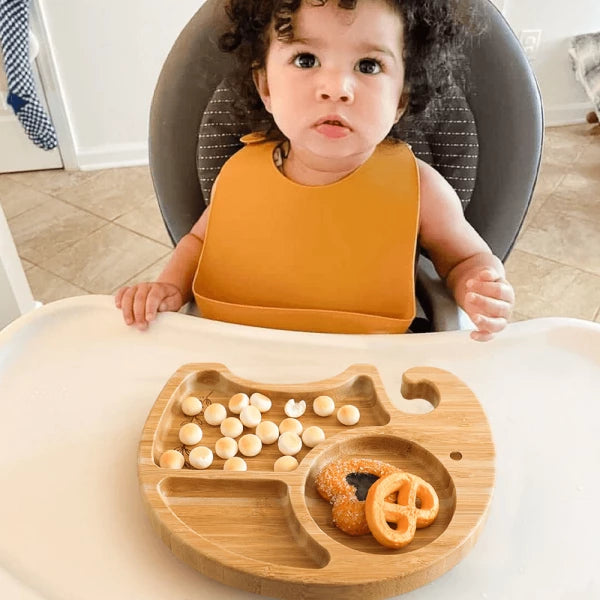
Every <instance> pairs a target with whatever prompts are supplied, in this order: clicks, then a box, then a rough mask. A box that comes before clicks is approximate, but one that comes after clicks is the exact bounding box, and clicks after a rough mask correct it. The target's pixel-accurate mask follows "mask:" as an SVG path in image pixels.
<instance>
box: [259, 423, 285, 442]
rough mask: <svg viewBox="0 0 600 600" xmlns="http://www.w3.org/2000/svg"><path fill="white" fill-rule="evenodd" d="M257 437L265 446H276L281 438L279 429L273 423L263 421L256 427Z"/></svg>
mask: <svg viewBox="0 0 600 600" xmlns="http://www.w3.org/2000/svg"><path fill="white" fill-rule="evenodd" d="M256 435H257V436H258V437H259V438H260V441H261V442H262V443H263V444H274V443H275V442H276V441H277V439H278V438H279V427H277V424H276V423H273V421H261V422H260V423H259V424H258V425H257V426H256Z"/></svg>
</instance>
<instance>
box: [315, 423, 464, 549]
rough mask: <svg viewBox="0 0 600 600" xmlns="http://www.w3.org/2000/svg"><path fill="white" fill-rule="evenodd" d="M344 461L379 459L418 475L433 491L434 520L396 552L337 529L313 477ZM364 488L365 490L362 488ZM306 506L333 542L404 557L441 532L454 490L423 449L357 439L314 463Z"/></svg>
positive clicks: (392, 440) (385, 438)
mask: <svg viewBox="0 0 600 600" xmlns="http://www.w3.org/2000/svg"><path fill="white" fill-rule="evenodd" d="M339 457H344V458H367V459H373V460H380V461H382V462H386V463H388V464H391V465H393V466H395V467H398V468H399V469H402V470H403V471H408V472H409V473H412V474H414V475H418V476H419V477H421V478H422V479H424V480H425V481H427V482H428V483H430V484H431V485H432V486H433V488H434V489H435V491H436V493H437V495H438V498H439V501H440V510H439V513H438V516H437V518H436V520H435V521H434V522H433V523H432V524H431V525H430V526H429V527H425V528H423V529H417V532H416V535H415V538H414V539H413V541H412V542H411V543H410V544H408V545H407V546H405V547H404V548H400V549H399V550H390V549H389V548H385V547H383V546H381V545H380V544H378V543H377V541H376V540H375V538H374V537H373V536H372V535H370V534H366V535H361V536H351V535H347V534H346V533H344V532H343V531H341V530H340V529H338V528H337V527H336V526H335V525H334V523H333V521H332V517H331V504H329V503H328V502H327V501H325V500H324V499H323V498H322V497H321V496H320V495H319V493H318V492H317V490H316V487H315V477H316V475H317V473H318V472H319V470H320V469H321V466H322V465H325V464H327V463H329V462H330V461H331V460H336V459H337V458H339ZM361 479H362V480H363V481H365V484H364V485H362V486H361V489H360V491H359V492H358V494H360V496H358V497H359V498H360V497H362V496H364V495H365V492H366V491H367V489H368V484H369V481H368V479H367V478H361ZM365 488H367V489H365ZM305 494H306V505H307V507H308V511H309V512H310V515H311V516H312V518H313V519H314V520H315V521H316V523H317V524H318V526H319V527H320V528H321V530H322V531H323V532H324V533H325V534H326V535H328V536H329V537H331V538H332V539H334V540H335V541H336V542H338V543H340V544H343V545H344V546H347V547H348V548H352V549H353V550H356V551H359V552H367V553H370V554H393V555H399V554H406V553H411V552H416V551H417V550H420V549H421V548H424V547H426V546H427V545H428V544H431V543H432V542H434V541H435V540H436V539H437V538H439V536H440V535H442V534H443V533H444V531H445V530H446V528H447V527H448V525H449V524H450V522H451V521H452V517H453V515H454V511H455V508H456V488H455V487H454V482H453V481H452V478H451V476H450V473H448V471H447V469H446V467H444V465H443V464H442V463H441V462H440V461H439V460H438V459H437V458H436V457H435V456H434V455H433V454H431V453H430V452H429V451H427V450H426V449H425V448H424V447H423V446H421V445H420V444H417V443H415V442H411V441H408V440H406V439H404V438H400V437H396V436H394V435H377V436H368V435H367V436H360V437H354V438H352V439H350V440H345V441H342V442H340V443H339V444H336V445H334V446H332V447H330V448H328V449H327V451H326V452H324V453H323V455H321V456H319V458H318V460H315V462H314V464H313V465H312V467H311V469H310V470H309V472H308V477H307V480H306V487H305Z"/></svg>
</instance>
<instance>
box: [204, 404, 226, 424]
mask: <svg viewBox="0 0 600 600" xmlns="http://www.w3.org/2000/svg"><path fill="white" fill-rule="evenodd" d="M226 417H227V409H226V408H225V407H224V406H223V405H222V404H219V403H218V402H213V403H212V404H210V405H209V406H207V407H206V408H205V409H204V420H205V421H206V422H207V423H208V424H209V425H220V424H221V423H222V422H223V421H224V420H225V418H226Z"/></svg>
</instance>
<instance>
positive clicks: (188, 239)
mask: <svg viewBox="0 0 600 600" xmlns="http://www.w3.org/2000/svg"><path fill="white" fill-rule="evenodd" d="M209 213H210V206H209V208H207V209H206V210H205V211H204V212H203V213H202V216H201V217H200V218H199V219H198V221H197V222H196V223H195V225H194V226H193V227H192V229H191V231H190V233H188V234H187V235H184V236H183V237H182V238H181V240H180V241H179V243H178V244H177V246H176V247H175V250H174V251H173V254H172V255H171V258H170V259H169V262H168V263H167V265H166V266H165V268H164V269H163V271H162V273H161V274H160V275H159V277H158V279H157V281H154V282H144V283H138V284H136V285H133V286H129V287H128V286H125V287H122V288H121V289H120V290H119V291H118V292H117V294H116V296H115V305H116V306H117V308H120V309H121V311H122V312H123V319H124V320H125V323H127V325H135V326H136V327H138V328H139V329H146V328H147V327H148V323H149V322H150V321H152V320H153V319H154V318H155V317H156V313H157V312H163V311H169V310H170V311H174V312H176V311H178V310H179V309H180V308H181V307H182V306H183V305H184V304H185V303H186V302H188V301H189V300H191V298H192V282H193V281H194V275H195V273H196V268H197V266H198V260H199V258H200V253H201V251H202V244H203V243H204V237H205V234H206V224H207V222H208V216H209Z"/></svg>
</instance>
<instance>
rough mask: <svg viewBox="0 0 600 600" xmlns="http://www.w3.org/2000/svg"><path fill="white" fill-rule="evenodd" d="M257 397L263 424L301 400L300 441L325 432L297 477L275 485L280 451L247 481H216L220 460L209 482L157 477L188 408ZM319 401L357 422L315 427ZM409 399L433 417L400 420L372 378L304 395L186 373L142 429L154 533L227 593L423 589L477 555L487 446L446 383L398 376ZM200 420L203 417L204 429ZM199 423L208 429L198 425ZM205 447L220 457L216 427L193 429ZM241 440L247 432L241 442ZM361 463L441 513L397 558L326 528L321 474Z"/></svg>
mask: <svg viewBox="0 0 600 600" xmlns="http://www.w3.org/2000/svg"><path fill="white" fill-rule="evenodd" d="M255 391H259V392H262V393H264V394H266V395H267V396H269V397H270V398H271V400H272V401H273V406H272V408H271V410H270V411H269V412H267V413H265V414H264V415H263V419H265V420H272V421H275V422H276V423H279V422H280V421H281V420H282V419H283V418H285V416H286V415H285V414H284V411H283V405H284V403H285V401H287V400H288V399H289V398H295V399H296V400H299V399H304V400H305V401H306V404H307V409H306V412H305V414H304V415H303V416H302V417H300V421H301V422H302V423H303V425H304V427H305V428H306V427H308V426H310V425H319V426H320V427H321V428H322V429H323V430H324V431H325V433H326V436H327V437H326V439H325V441H324V442H322V443H321V444H319V445H318V446H316V447H315V448H312V449H309V448H306V446H303V447H302V450H301V452H300V453H299V454H298V455H297V456H296V458H297V459H298V461H299V466H298V468H297V469H296V470H295V471H292V472H288V473H274V472H273V463H274V461H275V460H276V459H277V458H278V457H279V456H280V455H281V454H280V452H279V450H278V448H277V443H275V444H271V445H263V450H262V452H261V453H260V454H258V455H257V456H255V457H251V458H246V457H244V459H245V460H246V463H247V464H248V471H245V472H239V471H238V472H234V471H223V470H222V465H223V463H224V461H223V460H222V459H220V458H218V456H217V455H216V454H215V459H214V462H213V464H212V465H211V467H210V468H208V469H205V470H196V469H192V468H184V469H181V470H176V469H164V468H160V467H159V458H160V455H161V454H162V452H163V451H165V450H168V449H172V448H177V447H181V442H179V439H178V431H179V428H180V426H181V425H182V424H183V423H184V422H187V421H190V420H191V417H186V416H185V415H184V414H183V413H182V412H181V408H180V402H181V400H182V399H183V398H185V397H186V396H188V395H195V396H198V397H200V398H205V397H206V396H207V395H208V394H209V393H210V396H209V400H210V401H212V402H221V403H222V404H224V405H225V406H227V403H228V400H229V398H230V397H231V396H232V395H233V394H234V393H237V392H245V393H247V394H248V395H250V394H251V393H252V392H255ZM322 394H326V395H329V396H331V397H332V398H333V399H334V400H335V404H336V410H337V408H338V407H339V406H341V405H342V404H354V405H355V406H357V407H358V408H359V410H360V412H361V419H360V421H359V423H358V424H357V425H355V426H353V427H345V426H343V425H341V424H340V423H339V422H338V421H337V419H336V417H335V413H334V414H333V415H332V416H330V417H319V416H317V415H316V414H314V413H313V411H312V400H313V399H314V398H316V397H317V396H319V395H322ZM402 394H403V395H404V397H405V398H408V399H410V398H424V399H426V400H428V401H429V402H430V403H431V404H432V405H433V407H434V410H432V411H431V412H429V413H427V414H420V415H415V414H408V413H404V412H401V411H400V410H398V409H397V408H395V407H394V406H393V405H392V403H391V402H390V401H389V399H388V397H387V395H386V393H385V390H384V388H383V385H382V383H381V380H380V378H379V374H378V372H377V370H376V369H375V367H373V366H371V365H353V366H351V367H350V368H348V369H347V370H346V371H344V372H343V373H341V374H339V375H337V376H335V377H332V378H331V379H327V380H324V381H318V382H315V383H308V384H293V385H270V384H258V383H255V382H251V381H248V380H243V379H240V378H239V377H236V376H235V375H233V374H232V373H230V372H229V370H228V369H227V368H226V367H225V366H224V365H222V364H216V363H215V364H213V363H199V364H188V365H184V366H182V367H181V368H180V369H178V370H177V372H176V373H175V374H174V375H173V376H172V377H171V378H170V379H169V381H168V382H167V384H166V385H165V387H164V388H163V390H162V391H161V393H160V395H159V396H158V399H157V400H156V402H155V404H154V406H153V408H152V410H151V412H150V414H149V416H148V419H147V421H146V424H145V426H144V430H143V433H142V439H141V442H140V446H139V456H138V476H139V481H140V488H141V493H142V496H143V498H144V502H145V505H146V508H147V510H148V513H149V515H150V518H151V521H152V524H153V527H154V528H155V529H156V531H157V532H158V533H159V535H160V536H161V538H162V540H163V541H164V542H165V544H166V545H167V546H168V547H169V548H170V549H171V551H172V552H173V553H174V554H175V555H176V556H177V557H178V558H180V559H181V560H183V561H185V562H186V563H188V564H189V565H191V566H192V567H194V568H195V569H198V570H199V571H201V572H202V573H204V574H205V575H207V576H209V577H212V578H213V579H216V580H218V581H221V582H223V583H225V584H228V585H231V586H234V587H237V588H241V589H244V590H248V591H250V592H254V593H258V594H264V595H265V596H271V597H277V598H285V599H297V598H302V599H307V600H308V599H325V598H328V599H329V598H332V597H335V598H344V599H345V600H351V599H358V598H360V599H364V598H387V597H390V596H394V595H397V594H400V593H403V592H407V591H409V590H412V589H414V588H416V587H419V586H421V585H424V584H425V583H428V582H429V581H431V580H433V579H434V578H436V577H438V576H440V575H441V574H442V573H444V572H446V571H447V570H449V569H450V568H451V567H453V566H454V565H455V564H457V563H458V562H459V560H460V559H461V558H462V557H463V556H464V555H465V554H466V553H467V551H468V550H469V549H470V548H471V547H472V546H473V544H474V543H475V541H476V539H477V537H478V534H479V532H480V531H481V528H482V526H483V523H484V521H485V516H486V513H487V510H488V507H489V503H490V500H491V495H492V489H493V483H494V446H493V442H492V437H491V432H490V428H489V425H488V422H487V419H486V416H485V414H484V412H483V409H482V407H481V405H480V404H479V401H478V400H477V398H476V397H475V395H474V394H473V392H471V390H470V389H469V388H468V387H467V386H466V385H465V384H464V383H462V382H461V381H460V380H459V379H457V378H456V377H455V376H454V375H452V374H451V373H449V372H447V371H443V370H441V369H436V368H431V367H418V368H413V369H410V370H408V371H406V372H405V373H404V375H403V384H402ZM199 417H202V415H199ZM202 421H203V420H202ZM201 427H202V430H203V434H204V435H203V439H202V441H201V442H200V444H199V445H206V446H209V447H210V448H211V449H213V450H214V443H215V441H216V440H217V439H218V438H219V437H221V434H220V431H219V427H212V426H210V425H207V424H203V423H201ZM248 431H249V430H247V429H246V428H244V433H248ZM342 456H344V457H364V458H371V459H378V460H382V461H385V462H388V463H391V464H393V465H395V466H397V467H400V468H401V469H405V470H407V471H409V472H411V473H414V474H416V475H419V476H420V477H422V478H423V479H425V480H427V481H428V482H429V483H431V485H433V487H434V488H435V490H436V492H437V494H438V497H439V499H440V511H439V514H438V517H437V519H436V520H435V521H434V523H433V524H432V525H430V526H429V527H427V528H424V529H418V530H417V533H416V536H415V538H414V540H413V541H412V542H411V543H410V544H409V545H408V546H406V547H404V548H402V549H400V550H390V549H387V548H385V547H383V546H380V545H379V544H378V543H377V542H376V541H375V539H374V538H373V537H372V536H371V535H364V536H360V537H352V536H349V535H346V534H345V533H343V532H342V531H340V530H339V529H337V528H336V527H335V526H334V525H333V523H332V517H331V505H330V504H329V503H328V502H326V501H325V500H323V499H322V498H321V497H320V496H319V494H318V493H317V491H316V489H315V477H316V474H317V473H318V472H319V470H320V469H321V468H322V467H323V466H324V465H325V464H327V463H328V462H329V461H331V460H333V459H336V458H339V457H342Z"/></svg>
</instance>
